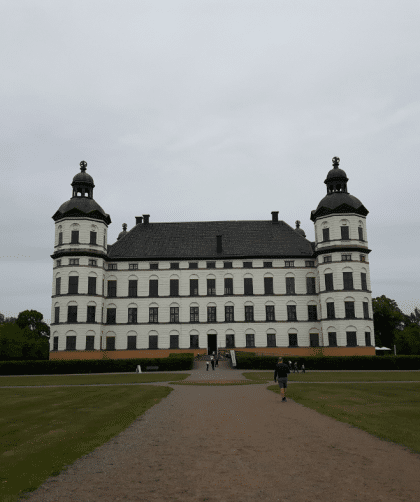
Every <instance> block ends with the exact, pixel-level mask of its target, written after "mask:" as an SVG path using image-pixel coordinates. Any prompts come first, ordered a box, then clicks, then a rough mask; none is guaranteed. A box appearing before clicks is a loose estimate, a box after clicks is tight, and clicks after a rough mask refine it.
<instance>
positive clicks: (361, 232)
mask: <svg viewBox="0 0 420 502" xmlns="http://www.w3.org/2000/svg"><path fill="white" fill-rule="evenodd" d="M358 231H359V241H362V242H363V241H364V240H365V239H364V238H363V237H364V235H363V227H359V228H358Z"/></svg>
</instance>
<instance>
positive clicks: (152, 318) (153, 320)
mask: <svg viewBox="0 0 420 502" xmlns="http://www.w3.org/2000/svg"><path fill="white" fill-rule="evenodd" d="M158 323H159V307H149V324H158Z"/></svg>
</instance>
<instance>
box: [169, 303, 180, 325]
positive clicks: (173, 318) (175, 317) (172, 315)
mask: <svg viewBox="0 0 420 502" xmlns="http://www.w3.org/2000/svg"><path fill="white" fill-rule="evenodd" d="M169 322H170V323H176V324H178V323H179V307H169Z"/></svg>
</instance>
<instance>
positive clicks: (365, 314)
mask: <svg viewBox="0 0 420 502" xmlns="http://www.w3.org/2000/svg"><path fill="white" fill-rule="evenodd" d="M363 319H370V317H369V302H363Z"/></svg>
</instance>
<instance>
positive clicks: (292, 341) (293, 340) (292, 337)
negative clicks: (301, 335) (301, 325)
mask: <svg viewBox="0 0 420 502" xmlns="http://www.w3.org/2000/svg"><path fill="white" fill-rule="evenodd" d="M298 346H299V345H298V336H297V333H289V347H298Z"/></svg>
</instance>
